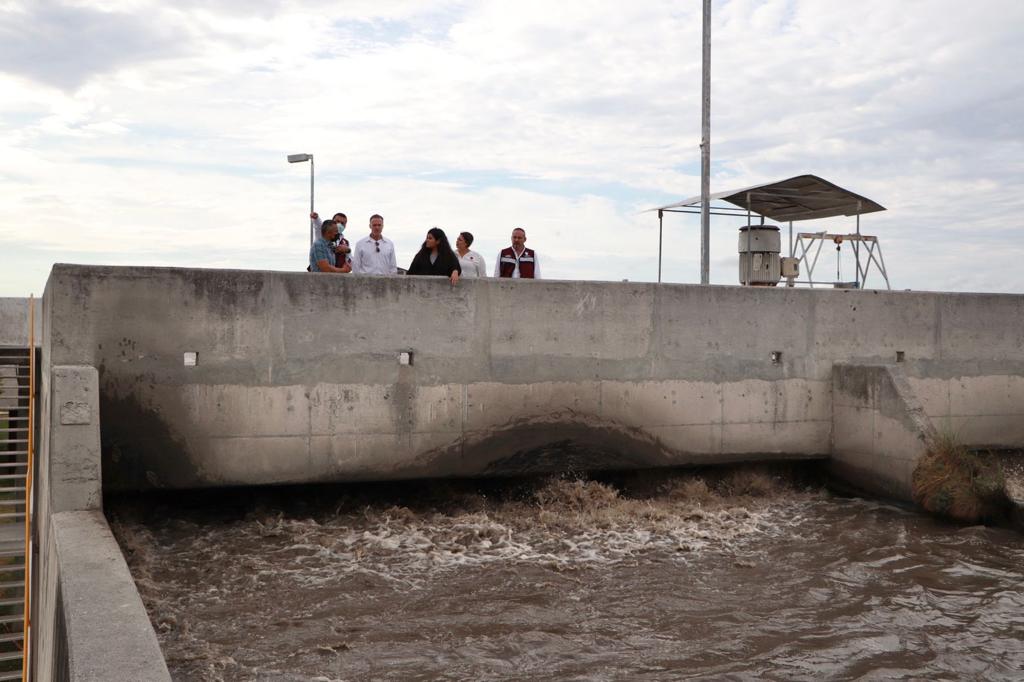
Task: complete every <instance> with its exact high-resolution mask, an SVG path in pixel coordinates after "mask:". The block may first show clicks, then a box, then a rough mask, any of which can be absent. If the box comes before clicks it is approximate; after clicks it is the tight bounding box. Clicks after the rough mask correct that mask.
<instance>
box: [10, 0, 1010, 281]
mask: <svg viewBox="0 0 1024 682" xmlns="http://www.w3.org/2000/svg"><path fill="white" fill-rule="evenodd" d="M1022 27H1024V2H1020V0H975V1H974V2H969V3H968V2H962V1H954V0H899V1H898V2H894V1H893V0H860V1H858V2H849V1H848V0H715V3H714V19H713V29H712V32H713V40H714V45H713V72H714V73H713V82H714V84H713V102H712V126H713V132H712V156H713V176H712V191H718V190H724V189H732V188H738V187H744V186H746V185H750V184H754V183H758V182H763V181H771V180H778V179H782V178H786V177H790V176H793V175H800V174H803V173H816V174H819V175H822V176H824V177H826V178H828V179H830V180H832V181H833V182H835V183H837V184H840V185H842V186H844V187H847V188H849V189H852V190H854V191H856V192H859V193H861V194H864V195H867V196H869V197H871V198H873V199H875V200H876V201H878V202H879V203H881V204H883V205H884V206H886V207H887V208H888V211H886V212H885V213H880V214H873V215H871V216H866V217H865V218H864V223H863V229H864V231H865V232H867V233H873V234H877V235H878V236H879V238H880V240H881V244H882V247H883V250H884V254H885V259H886V262H887V264H888V266H889V271H890V278H891V280H892V284H893V287H894V288H901V289H902V288H914V289H936V290H982V291H1011V292H1024V240H1022V239H1021V237H1020V236H1019V234H1020V227H1021V225H1022V224H1024V68H1022V66H1024V39H1022V33H1021V28H1022ZM0 92H2V93H3V96H2V97H0V296H22V295H28V294H29V293H33V292H34V293H36V294H39V293H41V291H42V288H43V286H44V283H45V281H46V277H47V274H48V272H49V269H50V266H51V265H52V264H53V263H54V262H75V263H106V264H145V265H175V266H198V267H217V268H266V269H276V270H301V269H304V267H305V263H306V258H307V250H308V225H309V223H308V219H307V218H306V213H307V210H308V205H309V166H308V164H296V165H289V164H288V163H286V161H285V156H286V155H287V154H289V153H295V152H311V153H313V154H314V155H315V158H316V169H317V178H316V180H317V200H316V204H317V208H318V210H319V211H321V212H322V213H328V214H329V213H333V212H334V211H337V210H341V211H344V212H346V213H347V214H348V215H349V216H350V223H349V232H348V233H347V234H348V236H350V237H352V236H356V237H359V236H362V235H363V234H364V233H365V225H366V222H367V218H368V216H369V215H370V214H371V213H374V212H379V213H382V214H383V215H384V216H385V234H386V235H388V236H389V237H391V238H392V239H393V240H394V241H395V242H396V245H397V248H398V255H399V263H400V265H404V264H407V263H408V261H410V260H411V258H412V255H413V253H414V252H415V250H416V248H417V247H418V245H419V243H420V242H421V241H422V238H423V234H424V232H425V231H426V229H427V228H429V227H431V226H433V225H438V226H441V227H443V228H445V229H446V230H447V231H448V233H449V234H452V235H454V233H457V232H458V231H460V230H470V231H471V232H473V233H474V234H475V235H476V236H477V243H476V244H475V245H474V246H475V247H477V250H479V251H481V252H482V253H483V254H484V255H486V256H487V257H488V258H489V259H492V258H493V257H494V256H495V255H496V253H497V251H498V249H500V248H501V247H502V246H504V245H506V244H507V243H508V234H509V232H510V230H511V228H512V227H513V226H516V225H522V226H524V227H525V228H526V229H527V231H528V235H529V245H530V246H533V247H534V248H536V249H537V251H538V253H540V254H541V258H542V262H543V266H544V274H545V275H546V276H548V277H557V278H566V279H604V280H618V279H626V278H628V279H630V280H654V279H655V278H656V277H657V219H656V217H655V216H654V215H653V214H645V213H642V212H641V211H642V210H643V209H645V208H649V207H652V206H657V205H660V204H664V203H669V202H671V201H674V200H677V199H680V198H683V197H688V196H691V195H695V194H697V193H698V192H699V187H700V182H699V177H700V163H699V149H698V144H699V141H700V103H699V102H700V99H699V95H700V2H699V0H683V1H680V0H676V1H674V2H669V1H667V0H665V1H663V0H632V1H631V2H628V3H627V2H621V1H620V0H615V1H612V0H586V1H583V0H578V1H577V0H561V1H559V2H552V1H551V0H544V1H540V0H518V1H517V2H515V3H512V2H502V1H498V0H476V1H473V2H447V1H436V2H428V1H427V0H409V1H406V0H344V1H341V2H326V1H314V0H220V1H219V2H218V1H215V0H174V2H170V1H165V2H158V1H153V0H67V1H57V0H53V1H51V0H0ZM738 225H739V223H737V221H735V220H728V219H723V220H719V221H714V222H713V223H712V232H713V239H712V253H711V255H712V281H713V282H715V283H723V284H732V283H734V282H735V280H736V256H735V250H736V228H737V227H738ZM800 227H801V228H804V229H814V230H821V229H828V230H830V231H838V232H845V231H850V230H852V229H853V221H852V219H849V220H848V219H842V220H829V221H819V222H815V223H806V224H803V225H801V226H800ZM699 252H700V246H699V227H698V221H697V220H696V219H695V218H690V217H680V216H677V217H673V218H671V219H667V220H666V232H665V279H666V280H667V281H674V282H694V281H699ZM828 258H829V260H828V268H827V269H825V270H823V273H822V274H823V276H832V275H834V269H835V258H834V251H833V252H831V253H829V254H828ZM842 267H843V276H844V279H845V278H847V277H850V278H852V275H851V274H850V273H851V272H852V265H851V264H850V263H848V262H844V263H843V266H842ZM870 283H871V282H870V281H869V284H870ZM874 283H875V284H880V281H879V280H875V282H874Z"/></svg>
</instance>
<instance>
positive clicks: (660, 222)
mask: <svg viewBox="0 0 1024 682" xmlns="http://www.w3.org/2000/svg"><path fill="white" fill-rule="evenodd" d="M664 224H665V212H664V211H662V210H661V209H660V208H659V209H658V284H661V235H662V228H663V227H664Z"/></svg>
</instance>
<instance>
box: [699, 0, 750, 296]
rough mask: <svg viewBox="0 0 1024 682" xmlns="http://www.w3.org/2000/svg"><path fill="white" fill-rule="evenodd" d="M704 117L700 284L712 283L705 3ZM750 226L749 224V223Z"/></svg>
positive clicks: (707, 1)
mask: <svg viewBox="0 0 1024 682" xmlns="http://www.w3.org/2000/svg"><path fill="white" fill-rule="evenodd" d="M703 43H704V57H703V69H702V77H701V116H700V135H701V140H700V283H701V284H709V283H710V281H711V208H710V206H709V204H710V203H711V199H710V197H711V0H704V30H703ZM748 222H749V221H748Z"/></svg>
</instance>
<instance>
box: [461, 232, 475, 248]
mask: <svg viewBox="0 0 1024 682" xmlns="http://www.w3.org/2000/svg"><path fill="white" fill-rule="evenodd" d="M459 236H460V237H462V239H463V241H465V242H466V246H473V235H472V234H470V233H469V232H460V233H459Z"/></svg>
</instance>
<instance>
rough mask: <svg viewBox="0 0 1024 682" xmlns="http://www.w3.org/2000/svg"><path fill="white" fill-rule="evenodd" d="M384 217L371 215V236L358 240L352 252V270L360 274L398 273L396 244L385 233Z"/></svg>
mask: <svg viewBox="0 0 1024 682" xmlns="http://www.w3.org/2000/svg"><path fill="white" fill-rule="evenodd" d="M383 231H384V218H382V217H381V216H379V215H377V214H376V213H374V214H373V215H372V216H370V236H369V237H363V238H362V239H360V240H359V241H358V242H356V248H355V252H354V253H353V254H352V272H354V273H356V274H359V275H397V274H398V263H397V262H396V261H395V245H394V244H392V243H391V240H390V239H387V238H386V237H385V236H384V235H383V234H381V233H382V232H383Z"/></svg>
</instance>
